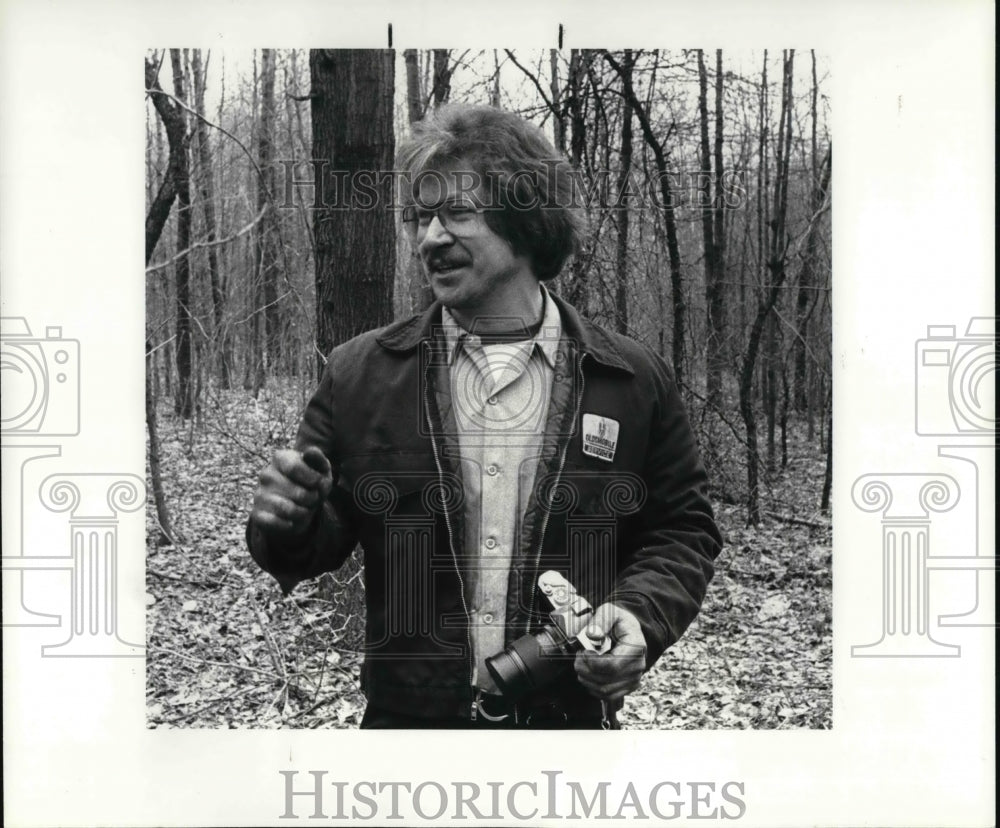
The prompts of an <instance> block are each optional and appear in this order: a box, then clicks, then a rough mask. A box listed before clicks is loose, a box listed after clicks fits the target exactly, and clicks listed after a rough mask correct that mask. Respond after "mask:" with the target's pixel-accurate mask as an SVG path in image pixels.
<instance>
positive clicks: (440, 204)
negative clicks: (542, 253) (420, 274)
mask: <svg viewBox="0 0 1000 828" xmlns="http://www.w3.org/2000/svg"><path fill="white" fill-rule="evenodd" d="M462 170H465V171H466V172H465V173H464V174H463V173H462ZM469 170H471V166H470V165H467V164H465V165H463V164H462V163H461V162H459V163H456V164H455V165H453V166H448V167H443V168H440V169H437V170H435V171H433V172H431V173H429V174H425V175H423V176H421V178H420V180H419V186H418V189H417V192H416V206H417V210H418V213H419V220H418V221H417V223H416V226H415V227H416V236H415V243H416V245H417V251H418V253H419V254H420V259H421V261H422V262H423V265H424V269H425V271H426V273H427V278H428V280H429V281H430V284H431V288H432V289H433V291H434V295H435V297H436V298H438V299H440V300H441V302H442V303H443V304H444V305H446V306H447V307H449V308H454V309H458V310H464V311H467V312H471V313H477V314H479V315H489V314H490V313H491V312H499V310H500V309H502V307H503V297H504V295H505V294H506V293H507V292H509V290H510V289H511V286H512V283H513V282H517V281H522V280H524V279H526V278H531V279H534V276H533V275H532V273H531V267H530V264H529V262H528V259H527V258H526V257H524V256H522V255H518V254H515V253H514V250H513V248H512V247H511V245H510V244H509V243H508V242H507V241H506V240H505V239H503V238H501V237H500V236H499V235H497V234H496V233H494V232H493V230H491V229H490V227H489V225H488V224H487V223H486V218H485V215H484V213H483V211H482V207H483V205H484V204H488V202H486V200H485V196H484V190H483V189H482V187H481V186H480V187H473V186H472V181H473V178H472V174H471V173H470V172H468V171H469Z"/></svg>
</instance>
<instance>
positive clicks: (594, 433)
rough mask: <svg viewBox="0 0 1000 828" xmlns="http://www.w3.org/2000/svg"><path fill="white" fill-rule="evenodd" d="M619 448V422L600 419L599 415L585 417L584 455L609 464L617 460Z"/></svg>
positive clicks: (608, 418)
mask: <svg viewBox="0 0 1000 828" xmlns="http://www.w3.org/2000/svg"><path fill="white" fill-rule="evenodd" d="M617 446H618V420H612V419H611V418H610V417H599V416H598V415H597V414H584V415H583V453H584V454H589V455H590V456H591V457H597V458H598V459H600V460H607V461H608V462H609V463H610V462H611V461H612V460H614V459H615V448H617Z"/></svg>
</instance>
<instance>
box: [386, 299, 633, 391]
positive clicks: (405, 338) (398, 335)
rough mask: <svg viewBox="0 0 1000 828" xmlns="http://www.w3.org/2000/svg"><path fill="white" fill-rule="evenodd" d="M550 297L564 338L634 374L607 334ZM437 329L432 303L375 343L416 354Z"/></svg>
mask: <svg viewBox="0 0 1000 828" xmlns="http://www.w3.org/2000/svg"><path fill="white" fill-rule="evenodd" d="M549 296H550V297H551V298H552V299H553V301H555V303H556V307H557V308H559V314H560V316H561V317H562V322H563V335H564V336H566V337H567V338H569V339H570V340H572V341H575V342H576V343H578V345H579V347H580V350H581V351H582V353H583V354H584V355H585V356H589V357H590V358H591V359H593V360H594V361H595V362H597V363H599V364H600V365H603V366H605V367H607V368H614V369H617V370H619V371H624V372H625V373H627V374H634V373H635V372H634V371H633V370H632V366H631V365H629V364H628V362H627V361H626V360H625V358H624V357H623V356H622V355H621V352H620V351H619V350H618V349H617V348H616V347H615V345H614V343H613V342H612V341H611V337H610V336H609V335H608V333H607V331H605V330H604V329H603V328H600V327H598V326H597V325H595V324H594V323H593V322H590V321H589V320H587V319H584V318H583V317H582V316H580V314H579V313H577V311H576V309H575V308H574V307H572V306H571V305H568V304H566V303H565V302H564V301H562V300H561V299H560V298H559V297H557V296H554V295H553V294H552V293H551V291H550V292H549ZM440 326H441V303H440V302H434V303H433V304H432V305H431V306H430V307H429V308H427V310H425V311H424V312H423V313H421V314H419V315H417V316H411V317H410V318H409V319H404V320H402V321H401V322H396V323H394V324H392V325H389V327H387V328H385V329H384V330H383V331H382V332H381V333H380V334H379V335H378V336H377V337H376V341H377V342H378V344H379V345H381V346H382V347H383V348H385V349H387V350H389V351H395V352H397V353H407V352H409V351H413V350H415V349H416V348H417V346H419V345H420V343H421V342H423V341H426V340H429V339H430V338H431V337H432V336H433V334H434V333H435V328H439V327H440Z"/></svg>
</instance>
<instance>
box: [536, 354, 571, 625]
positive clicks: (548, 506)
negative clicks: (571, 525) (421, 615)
mask: <svg viewBox="0 0 1000 828" xmlns="http://www.w3.org/2000/svg"><path fill="white" fill-rule="evenodd" d="M583 357H584V354H580V357H579V359H578V360H577V361H576V372H577V377H578V380H579V383H580V390H579V392H578V393H577V395H576V405H575V406H574V409H573V422H574V423H576V421H577V418H578V417H579V416H580V406H581V404H582V403H583ZM571 439H572V437H570V438H568V439H567V440H566V443H565V445H563V450H562V454H561V455H560V456H559V468H558V469H556V480H555V483H554V485H553V488H552V490H553V491H554V490H555V487H556V486H558V485H559V480H560V478H561V477H562V473H563V467H564V466H565V465H566V452H567V451H569V443H570V440H571ZM551 513H552V498H551V497H550V498H549V502H548V503H547V504H546V506H545V514H544V515H543V517H542V529H541V532H540V533H539V536H538V551H537V552H536V553H535V566H534V569H533V571H532V575H531V594H530V595H529V596H528V607H529V612H528V617H527V618H526V619H525V622H524V632H525V634H527V633H528V632H529V631H530V630H531V613H530V608H531V607H532V606H534V604H535V592H536V591H537V589H538V567H539V565H540V564H541V561H542V547H543V546H544V545H545V530H546V528H547V527H548V525H549V515H550V514H551Z"/></svg>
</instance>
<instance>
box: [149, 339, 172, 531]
mask: <svg viewBox="0 0 1000 828" xmlns="http://www.w3.org/2000/svg"><path fill="white" fill-rule="evenodd" d="M146 354H147V356H146V427H147V429H148V430H149V477H150V480H151V483H152V489H153V502H154V504H155V505H156V520H157V523H158V524H159V528H160V534H159V536H158V537H157V539H156V545H157V546H163V545H165V544H168V543H174V530H173V526H172V525H171V523H170V512H169V510H168V509H167V498H166V496H165V495H164V494H163V474H162V472H161V470H160V437H159V433H158V430H157V428H156V398H155V397H154V395H153V382H152V376H153V374H154V373H155V371H156V367H155V365H154V360H155V359H156V354H155V353H154V352H153V344H152V342H150V341H149V339H148V338H147V339H146Z"/></svg>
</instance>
